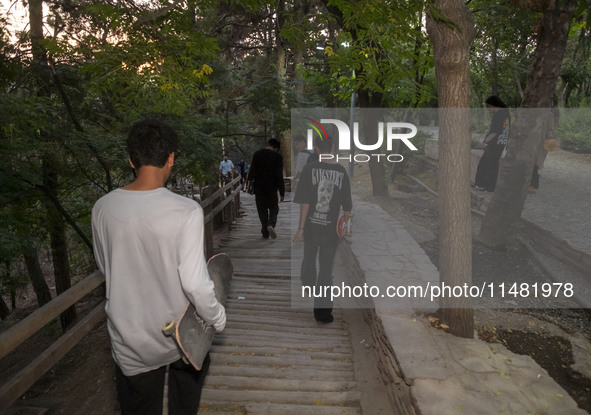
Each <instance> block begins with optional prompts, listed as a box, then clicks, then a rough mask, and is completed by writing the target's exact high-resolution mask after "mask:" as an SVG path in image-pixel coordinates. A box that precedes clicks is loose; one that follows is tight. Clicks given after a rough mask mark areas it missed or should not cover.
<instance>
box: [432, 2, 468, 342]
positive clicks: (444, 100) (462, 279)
mask: <svg viewBox="0 0 591 415" xmlns="http://www.w3.org/2000/svg"><path fill="white" fill-rule="evenodd" d="M427 32H428V34H429V37H430V38H431V40H432V42H433V52H434V57H435V75H436V79H437V93H438V100H439V120H440V126H439V183H440V184H439V210H440V227H439V254H440V257H439V258H440V259H439V273H440V280H441V283H445V284H446V285H449V286H462V285H463V284H468V285H470V284H471V282H472V231H471V225H470V219H471V218H470V182H469V177H470V120H469V114H468V111H467V110H466V108H469V107H470V67H469V58H470V56H469V50H470V43H471V42H472V39H473V37H474V33H475V30H474V20H473V17H472V14H471V13H470V11H469V10H468V9H467V8H466V6H465V4H464V1H463V0H435V2H434V7H433V8H432V9H431V10H430V12H429V14H428V17H427ZM440 307H441V310H440V320H441V322H443V323H445V324H447V325H448V326H449V327H450V331H451V333H453V334H455V335H457V336H461V337H468V338H471V337H473V336H474V332H473V330H474V318H473V310H472V309H471V308H470V306H469V304H468V303H467V300H466V299H461V298H460V299H444V300H442V302H441V304H440Z"/></svg>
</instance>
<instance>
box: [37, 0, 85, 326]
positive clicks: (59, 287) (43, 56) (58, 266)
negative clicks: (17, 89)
mask: <svg viewBox="0 0 591 415" xmlns="http://www.w3.org/2000/svg"><path fill="white" fill-rule="evenodd" d="M29 23H30V26H31V50H32V54H33V65H34V66H33V69H34V70H36V71H37V73H38V74H37V80H38V82H39V91H38V94H39V95H40V96H50V91H49V85H50V84H51V72H50V68H49V64H48V61H47V51H46V50H45V48H44V46H43V0H30V1H29ZM41 137H42V138H43V139H45V140H47V141H52V142H53V141H55V140H53V139H52V138H51V137H49V136H48V135H47V134H46V133H44V132H43V131H42V132H41ZM54 144H55V146H48V147H49V149H48V150H47V151H46V152H45V154H44V155H43V161H42V165H43V166H42V169H43V186H44V188H45V191H46V194H47V196H48V197H47V198H46V200H45V209H46V212H47V226H48V229H49V236H50V240H51V254H52V259H53V270H54V278H55V287H56V291H57V294H58V295H59V294H61V293H63V292H64V291H65V290H67V289H68V288H70V285H71V283H70V264H69V259H68V244H67V240H66V229H65V224H64V220H63V218H62V216H61V214H60V212H59V211H58V210H57V208H56V206H55V204H54V203H53V202H52V200H58V177H59V174H58V160H57V157H56V156H55V154H53V153H52V149H53V148H55V147H58V146H59V143H54ZM74 320H76V309H75V308H74V306H72V307H70V308H68V309H67V310H66V311H64V312H63V313H62V314H61V315H60V321H61V325H62V329H64V330H65V329H66V328H67V327H68V326H69V325H70V324H71V323H72V322H73V321H74Z"/></svg>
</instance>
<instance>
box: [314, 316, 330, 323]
mask: <svg viewBox="0 0 591 415" xmlns="http://www.w3.org/2000/svg"><path fill="white" fill-rule="evenodd" d="M333 321H334V316H333V315H332V314H331V315H329V316H328V317H327V318H326V319H323V320H318V319H316V323H318V324H328V323H332V322H333Z"/></svg>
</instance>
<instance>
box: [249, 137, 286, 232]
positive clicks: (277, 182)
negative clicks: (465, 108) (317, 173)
mask: <svg viewBox="0 0 591 415" xmlns="http://www.w3.org/2000/svg"><path fill="white" fill-rule="evenodd" d="M280 148H281V143H280V142H279V140H276V139H275V138H271V139H270V140H269V141H268V142H267V147H265V148H263V149H262V150H259V151H257V152H256V153H254V155H253V157H252V163H250V169H249V173H248V178H249V180H250V181H252V185H253V188H254V195H255V201H256V206H257V212H258V214H259V219H260V220H261V233H262V234H263V238H264V239H268V238H269V236H271V238H273V239H275V238H277V233H276V232H275V226H276V225H277V215H278V214H279V199H278V197H277V193H278V192H279V195H280V197H281V201H282V202H283V201H284V200H285V184H284V182H283V157H282V156H281V154H279V149H280Z"/></svg>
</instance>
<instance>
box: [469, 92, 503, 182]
mask: <svg viewBox="0 0 591 415" xmlns="http://www.w3.org/2000/svg"><path fill="white" fill-rule="evenodd" d="M485 104H486V108H488V110H489V112H490V113H491V114H492V120H491V122H490V128H489V130H488V133H487V134H486V137H484V144H485V146H486V147H485V148H484V153H483V154H482V157H481V158H480V161H479V162H478V168H477V170H476V178H475V180H474V186H475V187H476V188H477V189H478V190H485V191H487V192H494V190H495V186H496V184H497V176H498V175H499V161H500V160H501V156H502V155H503V150H504V149H505V146H506V145H507V140H508V138H509V125H510V124H511V116H510V114H509V110H508V109H507V106H506V105H505V103H504V102H503V101H501V99H500V98H499V97H497V96H494V95H493V96H490V97H488V98H487V100H486V101H485Z"/></svg>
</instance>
